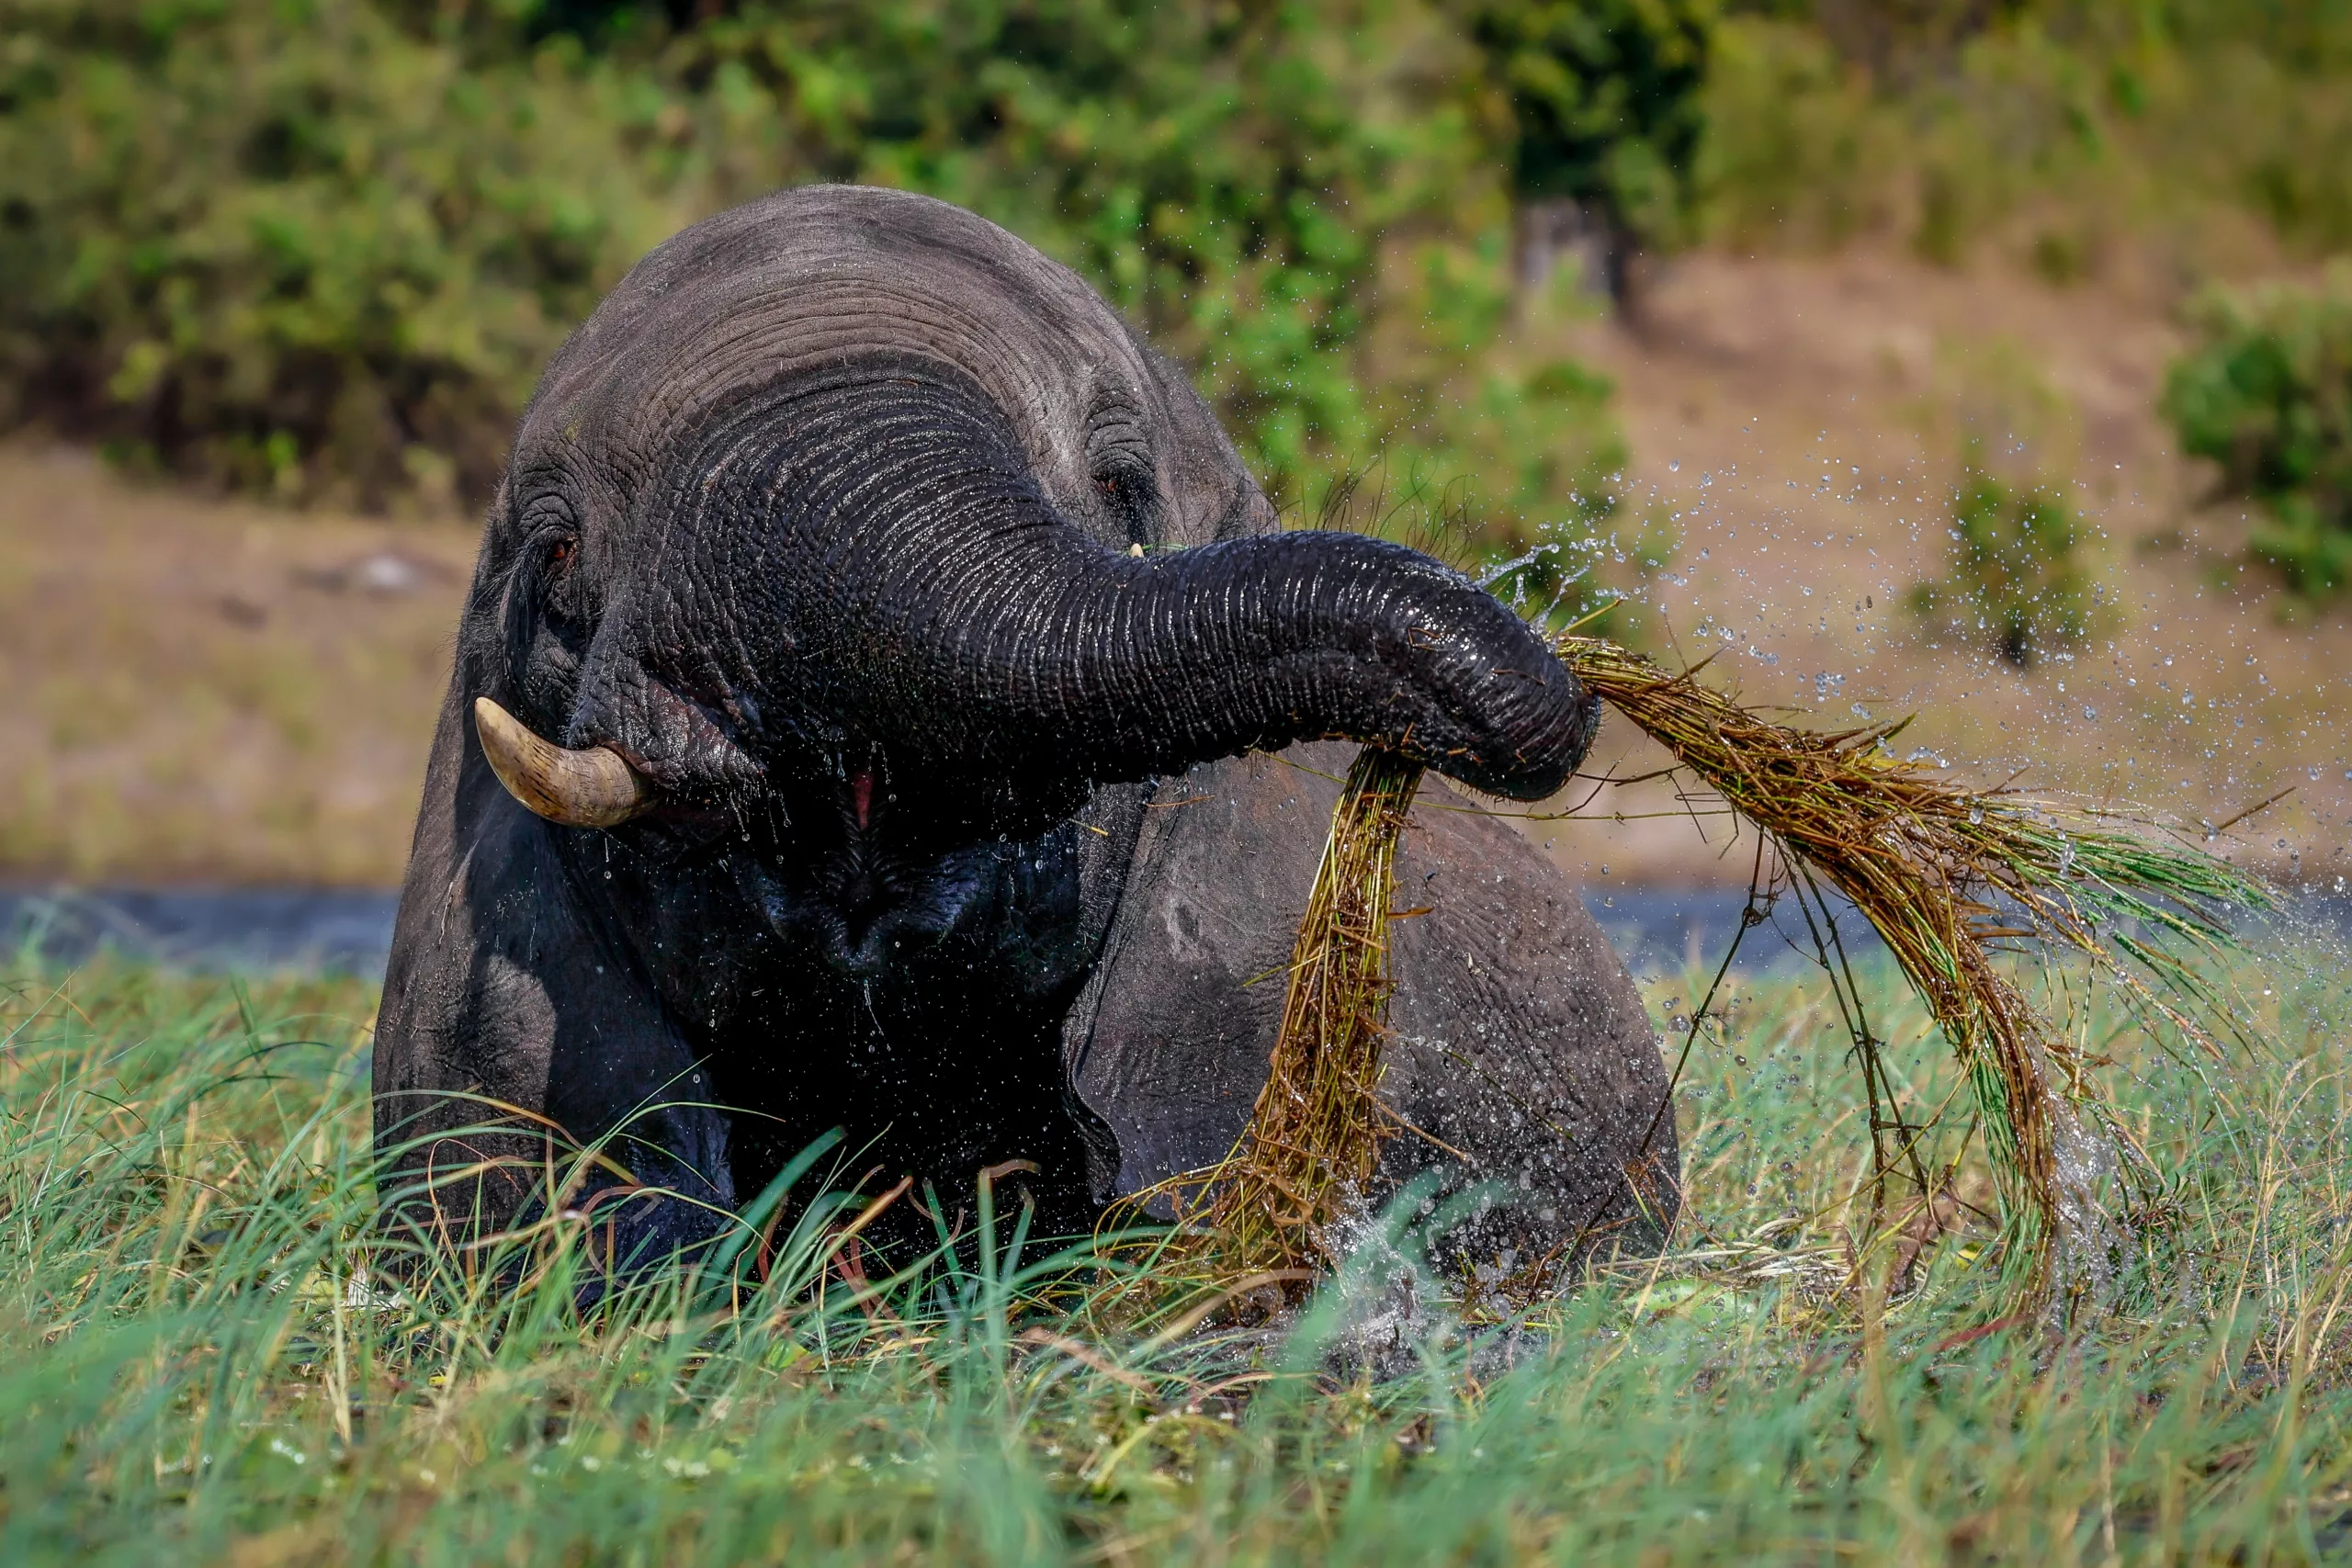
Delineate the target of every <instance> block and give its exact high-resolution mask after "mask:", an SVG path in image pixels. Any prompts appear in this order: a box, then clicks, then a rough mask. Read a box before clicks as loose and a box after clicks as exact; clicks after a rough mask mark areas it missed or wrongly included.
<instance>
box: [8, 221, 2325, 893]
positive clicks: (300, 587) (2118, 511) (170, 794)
mask: <svg viewBox="0 0 2352 1568" xmlns="http://www.w3.org/2000/svg"><path fill="white" fill-rule="evenodd" d="M2173 297H2174V291H2173V290H2172V289H2171V288H2169V286H2166V285H2164V284H2163V283H2161V281H2159V282H2156V283H2144V284H2133V283H2131V282H2130V281H2128V280H2127V281H2124V282H2117V283H2111V284H2109V285H2107V286H2103V287H2101V288H2096V289H2094V288H2078V289H2075V290H2072V291H2065V290H2060V289H2056V288H2050V287H2049V286H2047V285H2044V284H2042V283H2041V282H2038V281H2035V280H2031V279H2030V278H2027V277H2024V276H2020V275H2017V274H2012V273H2007V272H2000V271H1995V270H1991V269H1987V270H1985V271H1980V272H1975V273H1966V274H1956V273H1950V272H1942V271H1938V270H1935V269H1932V268H1929V267H1927V266H1925V265H1921V264H1919V263H1917V262H1914V261H1911V260H1909V259H1907V258H1904V257H1898V256H1890V255H1887V254H1873V253H1871V252H1868V251H1854V252H1849V253H1847V254H1840V255H1837V256H1832V257H1827V258H1822V259H1810V260H1790V259H1779V260H1746V259H1739V258H1734V257H1729V256H1724V255H1715V254H1702V255H1696V256H1691V257H1688V258H1685V259H1683V260H1682V261H1680V262H1679V263H1677V264H1675V265H1673V266H1672V267H1671V268H1669V269H1668V270H1667V271H1665V272H1664V273H1663V274H1662V275H1661V276H1658V277H1657V278H1656V279H1654V280H1653V281H1652V282H1651V284H1650V285H1649V287H1648V288H1646V289H1645V292H1644V295H1643V303H1642V307H1641V309H1640V310H1639V311H1638V313H1637V316H1636V318H1635V321H1634V323H1633V324H1627V323H1625V322H1610V323H1591V322H1587V323H1583V324H1576V323H1567V324H1560V325H1548V326H1547V325H1542V324H1535V325H1531V326H1529V327H1527V328H1526V329H1524V330H1523V337H1524V338H1525V339H1526V341H1525V342H1524V343H1523V344H1521V348H1522V349H1523V350H1529V351H1533V352H1555V351H1559V350H1563V349H1565V350H1569V351H1573V352H1575V353H1577V354H1579V355H1583V356H1585V357H1586V358H1588V359H1589V360H1591V361H1593V362H1596V363H1598V364H1600V365H1601V366H1603V367H1606V368H1607V369H1608V370H1609V371H1610V372H1611V374H1612V375H1613V376H1615V377H1616V378H1617V380H1618V386H1619V396H1618V409H1619V412H1620V415H1621V417H1622V418H1623V420H1624V422H1625V424H1626V426H1627V430H1628V434H1629V435H1630V437H1631V443H1632V446H1633V449H1634V453H1635V454H1636V457H1635V460H1634V467H1633V469H1632V472H1631V473H1630V474H1629V475H1628V476H1627V485H1628V492H1627V493H1628V495H1629V499H1630V502H1631V505H1630V506H1629V508H1628V509H1627V514H1626V526H1627V529H1628V531H1630V530H1631V528H1632V526H1633V525H1634V520H1635V519H1636V518H1638V517H1639V516H1640V515H1642V514H1644V513H1649V512H1653V511H1655V512H1657V513H1659V514H1660V515H1661V516H1664V517H1665V518H1667V519H1668V521H1669V522H1670V523H1671V524H1672V526H1673V527H1674V528H1675V529H1676V530H1678V531H1679V535H1680V545H1679V549H1678V551H1677V552H1676V554H1675V556H1674V557H1673V558H1672V560H1671V561H1670V562H1669V563H1668V566H1667V568H1666V570H1664V572H1663V573H1662V575H1661V576H1660V577H1659V578H1658V580H1657V593H1658V595H1659V598H1660V601H1661V602H1662V604H1663V605H1664V606H1665V608H1666V610H1667V611H1668V620H1669V623H1670V625H1671V626H1672V627H1673V628H1674V637H1675V645H1676V647H1678V648H1679V650H1680V652H1681V653H1682V654H1683V655H1684V656H1685V657H1687V658H1691V659H1696V658H1699V657H1701V656H1702V654H1703V653H1706V652H1713V653H1714V654H1715V655H1716V658H1715V662H1714V663H1713V667H1712V669H1713V679H1716V680H1720V681H1724V682H1731V683H1736V685H1737V686H1738V688H1739V689H1740V690H1741V691H1742V692H1743V694H1745V695H1746V696H1747V698H1748V699H1749V700H1751V701H1756V702H1767V703H1775V704H1788V705H1792V706H1795V707H1797V708H1799V709H1801V710H1802V711H1803V712H1804V713H1805V714H1806V715H1808V716H1810V717H1811V718H1812V719H1813V720H1814V721H1815V722H1820V723H1828V724H1840V725H1845V724H1851V723H1855V722H1858V721H1859V717H1860V715H1862V714H1867V715H1870V716H1882V715H1886V714H1890V713H1901V712H1910V711H1916V712H1917V714H1918V715H1919V718H1918V722H1917V725H1916V726H1915V728H1914V729H1913V730H1912V731H1911V732H1910V733H1909V734H1908V735H1907V736H1906V737H1905V739H1904V740H1903V742H1902V743H1901V745H1902V747H1903V749H1905V750H1908V749H1910V748H1911V747H1913V746H1915V745H1916V746H1919V747H1924V748H1927V749H1928V750H1932V751H1934V752H1936V753H1938V754H1939V755H1940V756H1942V757H1944V758H1945V759H1947V760H1948V761H1950V762H1951V765H1952V766H1953V767H1954V768H1955V769H1956V770H1959V771H1961V772H1962V773H1963V775H1964V776H1967V777H1969V778H1971V779H1974V780H1979V781H1986V782H1997V781H1998V780H2000V779H2003V778H2006V777H2007V776H2009V775H2010V774H2011V773H2021V774H2022V778H2021V780H2020V783H2021V784H2024V783H2032V784H2042V785H2047V786H2051V787H2053V788H2064V789H2068V790H2073V791H2076V792H2080V793H2082V794H2084V795H2089V796H2092V797H2095V798H2098V799H2107V800H2117V801H2121V800H2130V801H2133V802H2136V803H2139V804H2141V805H2143V806H2145V807H2150V808H2152V809H2155V810H2158V811H2162V812H2167V813H2170V814H2172V815H2173V816H2174V817H2175V818H2177V819H2178V820H2179V821H2181V822H2182V823H2184V824H2186V825H2188V826H2189V827H2190V828H2191V829H2192V830H2193V829H2194V828H2195V825H2196V824H2198V823H2199V822H2200V821H2212V822H2222V821H2226V820H2227V818H2229V817H2231V816H2232V815H2233V813H2235V812H2236V811H2237V810H2238V809H2239V808H2240V807H2244V806H2247V805H2251V804H2253V803H2255V802H2256V801H2259V800H2261V799H2263V798H2264V797H2265V796H2267V795H2270V794H2271V793H2273V792H2274V791H2276V790H2278V789H2281V788H2284V787H2286V786H2287V785H2289V784H2292V785H2294V786H2296V789H2297V793H2296V794H2295V795H2293V796H2291V797H2290V799H2289V800H2288V801H2287V802H2285V803H2283V804H2282V805H2280V806H2279V807H2274V808H2272V809H2271V810H2270V811H2268V812H2266V813H2264V814H2262V815H2260V816H2259V817H2258V818H2255V819H2254V820H2253V821H2252V822H2250V823H2249V824H2247V825H2245V827H2243V828H2241V829H2239V830H2238V831H2237V832H2236V833H2234V834H2233V835H2231V836H2230V837H2231V840H2233V853H2235V854H2238V855H2240V856H2242V857H2252V858H2256V859H2259V860H2261V861H2263V862H2264V863H2268V864H2271V865H2273V866H2274V867H2275V868H2276V869H2278V870H2281V871H2287V872H2291V873H2294V874H2299V875H2301V876H2303V877H2307V878H2314V879H2317V880H2320V881H2322V882H2323V883H2324V884H2330V885H2332V883H2333V881H2334V878H2335V876H2336V875H2337V874H2339V873H2343V874H2352V865H2347V864H2346V857H2345V852H2344V838H2345V835H2344V830H2343V829H2344V825H2345V822H2346V808H2347V806H2352V780H2347V767H2352V760H2347V757H2346V747H2345V745H2344V742H2343V740H2342V739H2341V736H2342V716H2343V713H2344V710H2345V694H2344V692H2343V690H2342V688H2341V686H2340V685H2339V684H2338V682H2339V672H2341V671H2345V670H2346V669H2347V667H2352V614H2347V612H2346V611H2343V610H2325V611H2322V612H2319V613H2317V614H2315V615H2314V614H2310V613H2305V614H2304V615H2301V617H2300V618H2299V619H2293V620H2290V619H2286V618H2282V616H2281V614H2280V612H2279V608H2278V606H2279V604H2280V602H2279V601H2278V598H2277V597H2276V595H2275V594H2274V593H2272V592H2270V588H2269V584H2268V583H2267V581H2261V580H2260V579H2259V578H2258V577H2257V576H2256V574H2254V573H2251V572H2246V571H2244V570H2241V569H2240V567H2239V565H2238V556H2237V552H2238V547H2239V542H2240V539H2241V537H2242V534H2243V526H2244V525H2243V524H2242V522H2240V521H2239V519H2238V518H2237V516H2236V515H2235V513H2234V512H2233V511H2232V510H2229V509H2206V510H2201V511H2200V510H2199V509H2198V508H2197V507H2196V505H2195V504H2194V502H2195V500H2196V497H2197V495H2198V493H2199V488H2198V487H2199V482H2200V480H2199V476H2198V474H2197V473H2196V472H2194V471H2193V469H2192V468H2189V467H2188V466H2186V465H2183V464H2182V463H2180V462H2179V461H2177V459H2175V458H2174V457H2172V456H2170V454H2169V453H2168V451H2167V440H2166V432H2165V427H2164V426H2163V425H2162V423H2160V422H2159V421H2158V420H2157V419H2156V417H2155V415H2154V402H2155V399H2156V396H2157V393H2158V389H2159V388H2160V387H2161V384H2162V379H2163V373H2164V367H2165V364H2166V362H2167V360H2168V359H2169V357H2170V356H2171V355H2172V354H2173V353H2174V352H2175V351H2176V349H2177V345H2178V339H2177V333H2176V331H2175V329H2174V328H2173V326H2172V324H2171V317H2170V310H2169V301H2170V299H2171V298H2173ZM1986 408H1991V409H1994V410H1996V412H1998V413H1999V416H2000V418H2001V419H2003V420H2004V421H2007V424H2014V425H2016V426H2017V427H2018V429H2019V430H2021V431H2023V432H2024V433H2025V434H2027V435H2028V436H2029V439H2028V440H2027V441H2026V442H2025V444H2024V445H2025V447H2026V450H2025V451H2024V452H2023V453H2022V454H2021V455H2016V456H2017V460H2018V461H2020V462H2024V463H2027V464H2029V465H2031V466H2035V467H2039V468H2041V469H2043V470H2045V471H2056V472H2062V473H2063V474H2064V475H2065V476H2066V477H2067V478H2068V479H2071V480H2072V481H2073V482H2074V483H2075V486H2076V487H2077V494H2078V499H2079V502H2080V504H2081V506H2082V508H2083V509H2084V511H2085V513H2086V515H2087V516H2088V518H2089V519H2090V520H2091V521H2092V522H2093V523H2094V524H2096V525H2097V526H2098V530H2099V531H2100V533H2101V534H2102V537H2100V538H2098V540H2096V541H2095V542H2094V545H2093V547H2092V553H2093V560H2094V565H2095V569H2096V571H2097V574H2098V580H2099V581H2100V582H2101V583H2102V584H2103V585H2104V588H2105V595H2104V596H2105V598H2106V599H2107V601H2108V604H2107V607H2106V609H2105V610H2104V611H2103V615H2104V617H2105V618H2104V620H2103V621H2102V623H2101V624H2100V625H2099V626H2098V629H2097V634H2096V636H2095V637H2093V638H2092V640H2091V641H2090V642H2089V643H2088V644H2087V645H2086V646H2085V647H2083V648H2082V649H2080V650H2078V652H2077V653H2076V654H2075V656H2074V657H2073V658H2072V659H2071V660H2068V659H2059V660H2050V661H2047V662H2045V663H2043V664H2041V666H2039V667H2038V668H2035V669H2032V670H2030V671H2018V670H2015V669H2013V668H2011V667H2009V666H2008V665H2007V664H2005V663H2004V662H2002V661H2001V660H1999V659H1998V658H1997V657H1996V655H1995V654H1994V652H1993V650H1992V649H1991V646H1990V644H1989V642H1984V643H1979V642H1975V641H1973V640H1971V641H1969V642H1966V643H1963V644H1957V645H1956V644H1955V643H1954V641H1953V640H1952V639H1951V637H1937V636H1935V635H1932V634H1930V633H1929V632H1928V631H1927V630H1926V629H1925V628H1923V627H1922V626H1920V624H1919V623H1918V622H1917V620H1916V619H1915V618H1914V617H1913V616H1912V615H1911V614H1910V613H1909V612H1908V611H1907V610H1906V609H1905V607H1904V605H1905V600H1906V598H1907V595H1908V592H1909V590H1910V589H1911V587H1912V586H1913V585H1914V584H1915V583H1916V582H1917V581H1921V580H1922V579H1925V578H1929V577H1933V576H1936V575H1938V574H1939V573H1940V572H1941V571H1942V570H1944V559H1943V552H1944V549H1945V547H1946V539H1945V528H1946V523H1945V502H1944V497H1945V493H1946V487H1947V486H1948V484H1949V480H1950V475H1951V468H1952V463H1953V459H1954V457H1955V454H1956V453H1957V451H1958V442H1959V435H1958V430H1959V424H1958V423H1957V419H1958V411H1961V410H1964V409H1975V410H1978V411H1980V412H1981V411H1983V410H1985V409H1986ZM2007 424H2005V426H2004V428H2007ZM1677 514H1679V515H1677ZM473 542H474V531H473V529H472V527H471V525H453V524H445V525H430V524H418V523H401V524H393V523H380V522H366V521H360V520H355V519H350V518H344V517H332V516H295V515H290V514H288V513H282V512H274V511H269V510H266V509H261V508H255V507H250V506H242V505H231V504H220V503H213V502H202V501H198V500H193V499H190V498H187V497H186V496H182V495H177V494H174V493H170V492H167V491H156V490H151V489H144V488H140V487H137V486H134V485H131V484H130V483H127V482H125V481H123V480H122V479H118V478H116V477H113V476H111V475H109V474H107V472H105V471H103V470H102V469H101V468H99V466H98V465H97V464H96V462H94V461H93V460H92V459H90V458H88V457H84V456H80V455H77V454H72V453H66V452H62V451H58V450H55V449H43V448H39V447H33V446H21V445H20V446H12V447H0V758H5V760H6V762H5V767H0V878H6V879H10V880H27V879H37V878H47V877H66V878H72V879H75V880H80V881H96V882H104V881H139V882H157V881H169V880H212V881H237V882H265V883H269V882H277V883H283V882H296V883H339V884H368V883H375V884H389V883H391V882H393V881H394V880H395V879H396V878H397V876H398V874H399V872H400V868H401V861H402V857H403V855H404V853H405V851H406V846H407V841H408V834H409V828H410V824H411V820H412V817H413V810H414V800H415V793H416V789H417V787H418V782H419V780H420V778H421V776H422V773H423V766H424V748H425V743H426V738H427V734H428V731H429V729H430V728H431V721H432V716H433V713H434V709H435V704H436V703H437V701H438V700H439V696H440V694H441V690H442V686H443V683H444V682H445V681H446V679H447V647H448V637H449V633H450V629H451V627H452V626H454V624H455V620H456V615H457V606H458V600H459V597H460V595H461V593H462V590H463V576H464V572H465V570H466V569H467V565H468V563H469V559H470V557H471V553H472V548H473ZM1642 760H1643V751H1642V748H1641V747H1639V746H1636V745H1633V744H1631V743H1630V742H1629V741H1628V739H1627V738H1626V737H1625V736H1624V734H1623V724H1622V722H1621V723H1619V724H1616V725H1611V726H1610V727H1608V728H1607V729H1606V730H1605V732H1604V738H1603V745H1602V749H1601V751H1600V754H1599V755H1597V756H1596V759H1595V766H1596V767H1606V766H1609V765H1611V764H1615V765H1618V766H1621V767H1628V768H1636V769H1637V768H1639V766H1640V765H1641V763H1642ZM1619 812H1623V813H1626V814H1628V815H1634V816H1638V815H1639V814H1641V813H1645V812H1663V813H1665V815H1662V816H1657V817H1653V818H1647V819H1643V820H1634V821H1626V822H1622V823H1621V822H1617V821H1613V820H1609V819H1607V818H1611V816H1613V815H1614V814H1616V813H1619ZM1587 815H1588V816H1597V817H1600V818H1602V820H1600V821H1597V822H1593V823H1589V824H1581V823H1580V824H1577V825H1574V826H1568V825H1559V826H1555V827H1552V828H1547V829H1544V832H1545V833H1546V835H1547V836H1548V837H1549V838H1550V839H1551V840H1553V841H1554V842H1555V844H1556V845H1557V852H1558V853H1559V854H1560V855H1561V856H1562V858H1563V859H1564V860H1565V861H1566V863H1567V864H1568V865H1569V867H1570V868H1571V869H1572V870H1577V871H1578V872H1580V873H1581V874H1585V875H1587V876H1589V877H1590V878H1591V879H1593V880H1595V881H1598V882H1600V883H1601V884H1603V885H1604V886H1606V885H1608V884H1611V883H1618V884H1622V883H1625V882H1629V881H1642V882H1658V881H1673V880H1711V879H1733V878H1737V877H1744V876H1745V874H1746V871H1747V852H1746V850H1745V848H1744V847H1743V848H1742V849H1740V850H1739V851H1737V852H1734V853H1732V854H1730V855H1728V856H1720V855H1719V853H1718V851H1719V849H1720V846H1721V842H1722V840H1723V833H1722V829H1721V825H1720V824H1716V825H1714V826H1713V828H1712V829H1711V831H1712V832H1713V835H1714V838H1715V840H1716V842H1715V845H1714V846H1713V847H1711V846H1710V845H1709V844H1708V843H1706V842H1703V841H1702V840H1701V839H1700V837H1699V835H1698V834H1697V833H1696V832H1694V831H1693V829H1692V827H1691V822H1690V820H1688V819H1687V818H1683V817H1681V816H1679V814H1677V813H1676V812H1675V811H1674V807H1673V801H1672V798H1671V795H1670V792H1665V791H1662V790H1661V788H1660V787H1658V786H1651V787H1648V788H1646V789H1642V790H1630V789H1629V790H1612V791H1608V792H1604V793H1603V794H1602V795H1601V796H1600V798H1599V799H1597V800H1596V801H1594V802H1593V803H1592V805H1591V807H1589V809H1588V812H1587ZM1604 868H1606V869H1605V870H1604Z"/></svg>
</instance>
